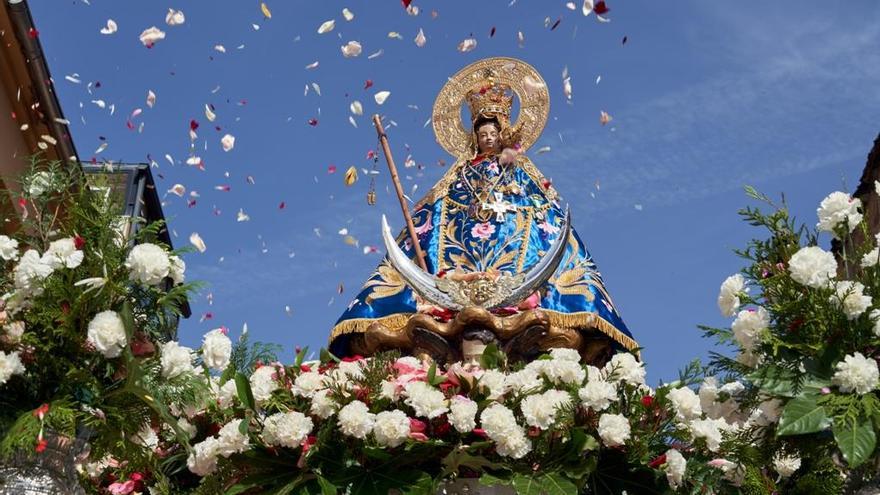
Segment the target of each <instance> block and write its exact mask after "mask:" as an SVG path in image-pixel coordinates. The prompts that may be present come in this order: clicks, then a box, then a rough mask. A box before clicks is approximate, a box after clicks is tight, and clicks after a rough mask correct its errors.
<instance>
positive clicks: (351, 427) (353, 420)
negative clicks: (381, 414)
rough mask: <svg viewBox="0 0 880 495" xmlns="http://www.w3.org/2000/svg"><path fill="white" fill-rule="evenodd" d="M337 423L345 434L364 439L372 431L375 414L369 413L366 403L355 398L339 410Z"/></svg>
mask: <svg viewBox="0 0 880 495" xmlns="http://www.w3.org/2000/svg"><path fill="white" fill-rule="evenodd" d="M338 416H339V419H338V421H337V424H338V425H339V429H340V430H341V431H342V433H344V434H345V435H348V436H350V437H354V438H360V439H364V438H366V437H367V435H369V434H370V432H371V431H373V425H374V424H375V423H376V415H375V414H373V413H371V412H370V410H369V409H368V408H367V405H366V404H364V403H363V402H361V401H359V400H356V401H354V402H351V403H349V404H347V405H346V406H345V407H343V408H342V409H340V410H339V415H338Z"/></svg>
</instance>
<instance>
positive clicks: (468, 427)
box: [449, 395, 477, 433]
mask: <svg viewBox="0 0 880 495" xmlns="http://www.w3.org/2000/svg"><path fill="white" fill-rule="evenodd" d="M476 416H477V403H476V402H474V401H472V400H470V399H468V398H467V397H464V396H461V395H456V396H455V397H453V398H452V400H451V401H450V404H449V422H450V423H451V424H452V427H453V428H455V429H456V431H458V432H459V433H469V432H471V431H473V429H474V428H476V427H477V423H476Z"/></svg>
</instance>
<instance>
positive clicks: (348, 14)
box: [342, 8, 354, 21]
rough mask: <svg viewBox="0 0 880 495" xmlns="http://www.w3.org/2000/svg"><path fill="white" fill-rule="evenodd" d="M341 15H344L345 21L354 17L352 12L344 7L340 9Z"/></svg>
mask: <svg viewBox="0 0 880 495" xmlns="http://www.w3.org/2000/svg"><path fill="white" fill-rule="evenodd" d="M342 17H344V18H345V20H346V21H351V20H352V19H354V14H353V13H352V12H351V11H350V10H348V8H344V9H342Z"/></svg>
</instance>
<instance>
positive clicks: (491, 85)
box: [466, 80, 513, 125]
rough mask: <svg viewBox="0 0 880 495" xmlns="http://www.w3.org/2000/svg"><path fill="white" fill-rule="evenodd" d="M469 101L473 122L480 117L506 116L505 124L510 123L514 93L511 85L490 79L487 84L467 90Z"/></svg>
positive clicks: (502, 123)
mask: <svg viewBox="0 0 880 495" xmlns="http://www.w3.org/2000/svg"><path fill="white" fill-rule="evenodd" d="M466 97H467V103H468V107H469V108H470V110H471V122H476V121H477V120H478V119H479V118H480V117H496V118H497V117H504V120H505V122H501V121H499V124H501V125H504V124H507V123H509V122H508V121H509V120H510V109H511V108H512V107H513V93H512V91H511V89H510V86H508V85H506V84H497V83H495V82H493V81H491V80H490V81H488V82H487V83H486V84H485V85H482V86H480V87H478V88H474V89H472V90H470V91H468V92H467V96H466Z"/></svg>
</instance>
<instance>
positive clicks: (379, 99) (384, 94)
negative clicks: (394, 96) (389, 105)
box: [373, 91, 391, 105]
mask: <svg viewBox="0 0 880 495" xmlns="http://www.w3.org/2000/svg"><path fill="white" fill-rule="evenodd" d="M389 96H391V91H379V92H378V93H376V94H375V95H373V99H375V100H376V103H377V104H379V105H381V104H383V103H385V100H387V99H388V97H389Z"/></svg>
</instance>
